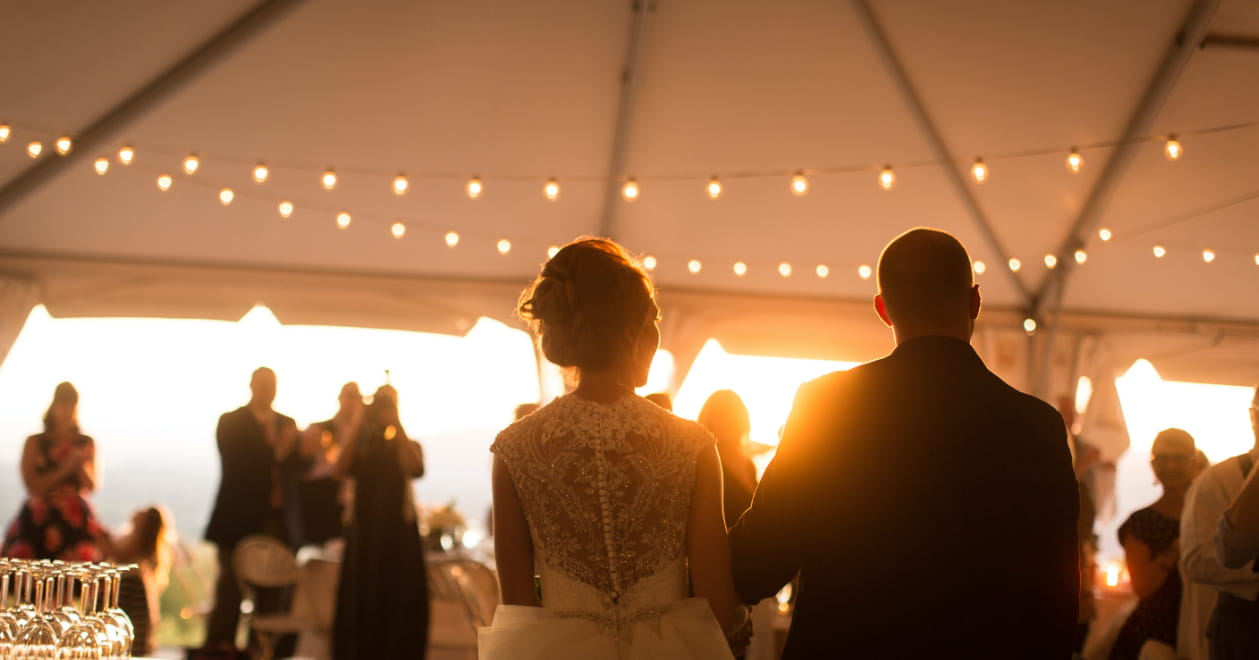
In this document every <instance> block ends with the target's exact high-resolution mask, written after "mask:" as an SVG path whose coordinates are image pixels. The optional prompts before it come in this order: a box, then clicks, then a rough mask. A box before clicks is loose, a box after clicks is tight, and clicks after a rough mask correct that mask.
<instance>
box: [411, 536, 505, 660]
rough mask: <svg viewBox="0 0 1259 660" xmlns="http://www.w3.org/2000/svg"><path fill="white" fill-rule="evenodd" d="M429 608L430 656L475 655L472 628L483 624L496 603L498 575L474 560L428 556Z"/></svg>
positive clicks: (464, 656) (487, 620) (465, 656)
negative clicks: (430, 610) (430, 615)
mask: <svg viewBox="0 0 1259 660" xmlns="http://www.w3.org/2000/svg"><path fill="white" fill-rule="evenodd" d="M428 592H429V603H430V606H431V609H432V619H431V620H432V629H431V630H430V633H429V655H430V658H452V659H453V658H475V657H476V630H477V628H480V627H483V626H487V625H489V624H490V621H491V619H493V617H494V609H495V607H497V606H498V601H499V594H498V577H497V576H496V575H495V574H494V571H492V570H490V568H489V567H487V566H485V565H484V564H481V563H479V562H477V561H473V560H471V559H465V558H457V557H442V558H432V557H430V558H429V559H428Z"/></svg>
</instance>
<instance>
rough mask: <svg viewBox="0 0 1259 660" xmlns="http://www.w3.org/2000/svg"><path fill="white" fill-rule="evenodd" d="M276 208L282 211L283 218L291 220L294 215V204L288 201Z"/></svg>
mask: <svg viewBox="0 0 1259 660" xmlns="http://www.w3.org/2000/svg"><path fill="white" fill-rule="evenodd" d="M276 208H277V209H278V210H279V211H280V217H281V218H289V217H292V215H293V202H290V201H288V200H287V199H286V200H284V201H283V202H280V205H279V206H277V207H276Z"/></svg>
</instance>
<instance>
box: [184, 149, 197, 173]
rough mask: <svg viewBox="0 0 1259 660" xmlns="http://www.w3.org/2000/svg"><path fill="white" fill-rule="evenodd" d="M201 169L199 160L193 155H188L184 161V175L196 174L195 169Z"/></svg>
mask: <svg viewBox="0 0 1259 660" xmlns="http://www.w3.org/2000/svg"><path fill="white" fill-rule="evenodd" d="M200 167H201V159H200V158H197V156H196V155H195V154H190V155H189V156H188V157H187V158H185V159H184V174H189V175H192V174H196V173H197V169H198V168H200Z"/></svg>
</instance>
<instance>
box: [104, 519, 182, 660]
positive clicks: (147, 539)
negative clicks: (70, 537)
mask: <svg viewBox="0 0 1259 660" xmlns="http://www.w3.org/2000/svg"><path fill="white" fill-rule="evenodd" d="M170 528H171V524H170V516H169V514H166V513H164V512H163V510H162V509H161V508H159V507H156V506H150V507H145V508H143V509H140V510H138V511H136V512H135V513H133V514H132V515H131V524H130V526H129V527H128V528H127V529H126V530H125V531H123V533H122V534H119V535H118V536H112V537H111V536H108V535H106V536H104V537H103V538H102V543H101V545H102V546H103V547H104V548H105V558H106V559H107V560H108V561H110V562H112V563H115V564H124V565H125V564H133V565H135V567H136V568H135V569H133V570H130V571H127V572H126V573H124V574H123V576H122V581H121V585H120V586H119V594H118V605H119V607H121V608H122V611H123V612H126V613H127V616H128V617H129V618H130V619H131V625H132V627H133V628H134V629H135V639H134V640H133V642H132V644H131V655H132V656H133V657H139V656H147V655H152V653H153V651H155V650H157V643H156V640H154V638H153V633H154V632H155V631H156V630H157V626H158V623H159V622H160V621H161V616H162V612H161V604H160V601H161V596H162V592H163V591H165V590H166V585H167V582H168V581H169V578H170V547H169V542H168V539H167V536H168V531H169V530H170Z"/></svg>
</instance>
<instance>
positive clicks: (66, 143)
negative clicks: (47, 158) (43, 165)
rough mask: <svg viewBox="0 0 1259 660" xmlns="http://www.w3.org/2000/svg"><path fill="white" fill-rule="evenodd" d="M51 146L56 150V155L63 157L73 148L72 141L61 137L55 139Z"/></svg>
mask: <svg viewBox="0 0 1259 660" xmlns="http://www.w3.org/2000/svg"><path fill="white" fill-rule="evenodd" d="M53 146H55V147H56V148H57V154H58V155H61V156H64V155H66V154H68V153H70V150H71V149H73V148H74V141H73V140H71V139H70V138H68V137H65V136H64V135H63V136H62V137H59V138H57V141H56V142H54V143H53Z"/></svg>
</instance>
